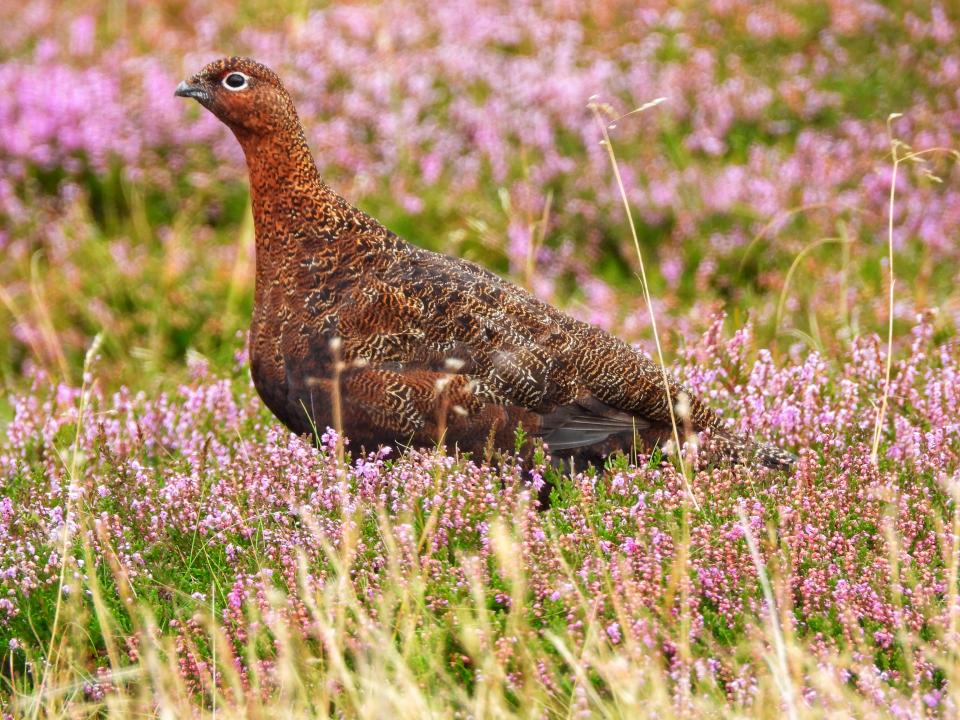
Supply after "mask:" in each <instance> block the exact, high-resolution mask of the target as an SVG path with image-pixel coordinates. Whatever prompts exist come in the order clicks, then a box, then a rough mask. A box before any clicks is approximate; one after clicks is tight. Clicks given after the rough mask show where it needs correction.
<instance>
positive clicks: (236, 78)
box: [223, 72, 248, 90]
mask: <svg viewBox="0 0 960 720" xmlns="http://www.w3.org/2000/svg"><path fill="white" fill-rule="evenodd" d="M247 80H248V78H247V76H246V75H244V74H243V73H239V72H232V73H230V74H229V75H227V76H226V77H225V78H224V79H223V86H224V87H225V88H226V89H227V90H243V89H244V88H245V87H246V86H247Z"/></svg>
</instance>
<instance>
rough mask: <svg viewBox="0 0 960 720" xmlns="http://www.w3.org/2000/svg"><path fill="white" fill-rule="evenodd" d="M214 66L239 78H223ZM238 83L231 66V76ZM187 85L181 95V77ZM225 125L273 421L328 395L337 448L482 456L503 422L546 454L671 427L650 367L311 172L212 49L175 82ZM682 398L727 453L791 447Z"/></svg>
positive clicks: (263, 86) (260, 372)
mask: <svg viewBox="0 0 960 720" xmlns="http://www.w3.org/2000/svg"><path fill="white" fill-rule="evenodd" d="M230 73H242V74H243V75H244V76H245V77H246V78H248V80H246V81H245V82H246V85H245V86H244V87H243V88H242V89H240V90H231V89H229V88H228V87H227V86H226V85H225V82H226V78H227V77H228V76H229V75H230ZM232 81H233V82H234V83H235V84H240V82H241V81H240V80H239V79H238V78H233V79H232ZM193 88H197V90H196V92H195V93H194V92H192V90H193ZM177 92H178V94H183V95H188V96H191V97H197V99H198V100H200V102H201V103H202V104H203V105H204V106H205V107H207V108H208V109H210V110H211V112H213V113H214V114H215V115H216V116H217V117H218V118H220V119H221V120H222V121H223V122H224V123H225V124H227V126H228V127H230V128H231V130H233V132H234V134H235V135H236V136H237V139H238V140H239V141H240V143H241V145H242V146H243V150H244V153H245V155H246V159H247V164H248V167H249V170H250V187H251V194H252V200H253V213H254V223H255V228H256V252H257V263H256V264H257V269H256V291H255V292H256V295H255V301H254V313H253V322H252V326H251V329H250V355H251V365H252V371H253V379H254V384H255V385H256V388H257V391H258V392H259V394H260V396H261V397H262V399H263V401H264V402H265V403H266V404H267V406H268V407H269V408H270V409H271V410H272V411H273V413H274V414H275V415H276V416H277V417H278V418H279V419H280V420H281V421H282V422H283V423H284V424H285V425H287V426H288V427H289V428H291V429H292V430H294V431H296V432H299V433H309V432H311V431H312V429H313V428H314V427H317V428H320V429H322V428H324V427H325V426H327V425H333V423H334V414H333V402H332V397H333V394H334V393H339V395H340V400H341V405H342V422H343V429H344V431H345V432H346V434H347V436H348V437H349V438H350V439H351V441H352V442H353V443H354V444H355V445H363V446H366V447H368V448H371V449H372V448H374V447H375V446H377V445H379V444H400V445H408V444H412V445H421V446H423V445H426V446H432V445H434V444H435V443H437V442H438V441H440V440H442V441H444V442H446V444H447V445H448V446H454V445H456V446H458V447H459V448H460V449H461V450H465V451H470V452H473V453H476V454H477V455H480V456H482V455H483V453H484V452H485V450H486V449H487V448H488V446H492V447H494V448H497V449H512V447H513V442H514V433H515V429H516V427H517V426H518V425H520V426H522V427H523V429H524V430H525V432H526V433H527V435H528V436H531V437H537V436H539V437H542V438H543V439H544V440H545V441H546V442H547V443H548V445H550V446H552V447H553V449H554V451H555V453H556V454H561V455H563V454H567V455H578V456H586V457H591V458H595V457H597V456H600V455H602V454H603V453H605V452H608V451H609V450H611V449H614V448H624V449H626V448H629V447H630V446H631V445H632V444H633V442H634V440H635V439H640V440H641V441H642V442H644V443H646V444H649V443H652V442H657V441H665V440H667V439H668V438H669V437H670V436H671V434H672V431H671V424H670V423H671V417H670V409H669V406H668V403H667V393H666V392H665V389H664V385H663V373H662V371H661V369H660V368H659V366H657V365H655V364H654V363H652V362H651V361H650V360H649V359H647V358H646V357H645V356H644V355H642V354H641V353H639V352H637V351H636V350H634V349H632V348H630V347H629V346H628V345H626V344H625V343H624V342H622V341H621V340H619V339H617V338H615V337H613V336H612V335H610V334H608V333H606V332H604V331H602V330H600V329H598V328H595V327H592V326H590V325H587V324H585V323H582V322H579V321H577V320H574V319H573V318H570V317H568V316H566V315H564V314H563V313H561V312H560V311H559V310H557V309H555V308H553V307H551V306H549V305H547V304H545V303H543V302H541V301H540V300H537V299H536V298H534V297H533V296H531V295H530V294H528V293H527V292H525V291H524V290H522V289H521V288H519V287H517V286H515V285H513V284H511V283H509V282H507V281H505V280H503V279H502V278H499V277H497V276H496V275H493V274H492V273H490V272H488V271H486V270H484V269H482V268H480V267H479V266H477V265H474V264H472V263H468V262H465V261H463V260H460V259H457V258H453V257H449V256H446V255H438V254H436V253H432V252H428V251H426V250H423V249H421V248H419V247H417V246H415V245H412V244H409V243H407V242H405V241H404V240H402V239H400V238H399V237H397V236H396V235H394V234H393V233H392V232H390V231H389V230H387V229H386V228H385V227H383V225H381V224H380V223H379V222H377V221H376V220H375V219H373V218H371V217H370V216H368V215H366V214H365V213H363V212H361V211H360V210H358V209H357V208H355V207H353V206H351V205H350V204H349V203H347V202H346V201H345V200H344V199H343V198H341V197H340V196H338V195H337V194H336V193H334V192H333V191H332V190H331V189H330V188H329V187H327V186H326V185H325V184H324V183H323V181H322V180H321V179H320V175H319V173H318V171H317V168H316V165H315V164H314V161H313V157H312V155H311V153H310V150H309V148H308V146H307V143H306V139H305V137H304V133H303V129H302V127H301V125H300V122H299V120H298V119H297V115H296V111H295V109H294V106H293V103H292V101H291V100H290V97H289V95H288V94H287V93H286V91H285V90H284V89H283V86H282V84H281V83H280V80H279V78H277V76H276V75H275V74H274V73H273V72H272V71H270V70H268V69H267V68H266V67H264V66H263V65H261V64H260V63H257V62H255V61H253V60H250V59H248V58H228V59H224V60H218V61H216V62H214V63H211V64H210V65H208V66H207V67H205V68H204V69H203V70H202V71H201V72H200V73H198V74H197V75H195V76H194V77H193V78H191V79H190V81H189V83H187V84H183V85H181V87H180V88H178V91H177ZM670 390H671V396H672V398H673V400H674V402H676V400H677V398H678V397H679V396H680V394H681V393H686V395H687V396H688V397H689V406H690V417H689V421H690V423H691V424H692V425H693V427H694V428H695V429H697V430H701V429H705V428H711V429H712V430H713V431H714V433H715V435H716V437H717V438H718V442H719V445H720V447H721V451H722V452H723V453H724V454H725V455H727V456H728V457H729V458H730V459H733V460H736V461H746V460H752V459H757V460H759V461H760V462H762V463H763V464H766V465H769V466H772V467H784V466H788V465H789V464H790V462H792V457H791V456H790V455H789V454H787V453H784V452H783V451H780V450H778V449H776V448H774V447H771V446H758V445H755V444H754V443H752V442H751V441H749V440H745V439H740V438H736V437H733V436H731V435H730V434H729V433H728V432H726V431H725V430H724V429H723V427H722V423H721V421H720V419H719V417H718V416H717V415H716V414H715V413H714V412H713V411H712V410H710V409H709V408H708V407H706V406H705V405H703V404H702V403H701V402H700V401H699V400H697V399H696V398H695V397H694V396H693V394H692V393H691V392H690V391H689V390H687V389H685V388H684V387H682V386H681V385H680V384H679V383H678V382H676V381H675V380H671V385H670Z"/></svg>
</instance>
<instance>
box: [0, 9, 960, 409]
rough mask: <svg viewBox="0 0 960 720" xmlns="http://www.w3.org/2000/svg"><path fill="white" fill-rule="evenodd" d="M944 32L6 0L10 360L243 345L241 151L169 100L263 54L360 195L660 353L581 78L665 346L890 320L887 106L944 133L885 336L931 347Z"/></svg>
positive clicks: (188, 353)
mask: <svg viewBox="0 0 960 720" xmlns="http://www.w3.org/2000/svg"><path fill="white" fill-rule="evenodd" d="M958 30H960V12H958V11H957V9H956V6H955V5H952V4H948V3H932V4H931V3H929V2H911V1H910V0H898V1H896V2H887V3H883V4H881V3H878V2H871V0H830V1H828V2H818V3H810V2H806V1H803V2H799V1H798V2H776V3H773V2H771V3H756V2H752V1H750V0H711V1H709V2H680V3H676V2H661V1H658V0H644V1H643V2H636V1H635V0H629V1H627V0H593V1H591V2H579V1H577V2H575V1H573V0H557V1H555V2H526V1H518V0H510V1H507V0H469V1H468V0H439V1H435V2H434V1H432V2H429V3H423V2H383V3H377V2H338V3H330V4H326V3H309V2H303V1H300V0H270V2H266V1H265V0H248V1H246V2H240V3H228V2H222V1H221V2H214V1H212V0H163V1H160V2H153V1H151V2H147V1H146V0H126V1H124V0H108V1H107V2H102V1H93V0H90V1H86V0H33V1H30V2H12V1H10V0H7V1H6V2H3V3H2V4H0V56H2V66H0V97H2V98H3V100H2V102H0V248H2V253H3V262H2V263H0V376H2V378H3V383H4V386H5V388H6V389H7V390H9V389H11V388H12V387H16V386H22V385H24V384H25V383H29V382H30V379H31V378H32V377H35V376H36V375H37V373H43V374H48V375H53V376H57V377H63V378H66V379H67V380H68V381H69V382H74V383H76V382H78V381H79V379H80V374H81V368H82V360H83V354H84V351H85V349H86V347H87V346H88V345H89V343H90V341H91V339H92V337H93V336H94V335H96V334H97V333H98V332H103V333H104V345H103V350H102V359H101V360H100V362H99V364H98V371H97V376H98V378H100V380H101V382H103V383H105V384H107V385H108V386H119V385H120V384H127V385H132V386H134V387H137V388H144V389H149V388H154V389H155V388H157V387H162V386H165V385H168V384H170V383H173V382H178V381H179V380H180V379H182V378H183V377H184V376H185V375H186V374H187V373H188V372H189V367H190V364H191V362H200V363H203V364H204V365H206V366H209V367H211V368H213V369H214V370H215V371H217V372H224V373H228V372H233V371H236V370H237V369H238V368H242V366H243V359H244V342H245V332H246V328H247V326H248V323H249V315H250V307H251V303H252V281H253V273H252V268H253V265H252V264H253V247H252V239H253V238H252V225H251V220H250V215H249V213H250V211H249V207H248V195H247V178H246V169H245V167H244V165H243V158H242V154H241V153H240V150H239V147H238V146H237V144H236V142H235V140H234V139H233V137H232V136H231V135H230V134H229V131H227V129H226V128H225V127H223V126H222V125H220V124H219V122H217V121H216V120H215V119H214V118H213V117H212V116H210V115H209V114H208V113H207V112H205V111H203V109H202V108H200V107H199V106H197V105H196V103H192V102H187V101H185V100H183V99H181V98H175V97H174V96H173V89H174V87H175V86H176V84H177V82H179V80H181V79H183V78H184V77H187V76H189V75H191V74H193V73H194V72H196V71H197V70H198V69H199V68H200V67H202V65H203V64H204V63H206V62H208V61H209V60H212V59H214V58H216V57H219V56H222V55H232V54H244V55H251V56H253V57H255V58H257V59H258V60H260V61H262V62H264V63H266V64H267V65H269V66H270V67H272V68H273V69H274V70H276V71H277V73H278V74H279V75H280V76H281V77H282V79H283V80H284V82H285V84H286V86H287V88H288V89H289V90H290V91H291V93H292V94H293V96H294V98H295V101H296V104H297V107H298V108H299V111H300V114H301V118H302V120H303V122H304V125H305V126H306V130H307V136H308V139H309V141H310V143H311V145H312V147H313V150H314V152H315V155H316V159H317V162H318V164H319V166H320V169H321V172H322V173H323V175H324V177H325V179H326V180H327V182H328V183H330V184H331V185H332V186H333V187H334V188H335V189H337V190H338V191H339V192H340V193H341V194H343V195H345V196H346V197H347V198H348V199H349V200H351V201H352V202H354V203H355V204H357V205H359V206H360V207H362V208H363V209H364V210H366V211H368V212H370V213H371V214H373V215H375V216H376V217H378V218H379V219H380V220H382V221H383V222H384V223H385V224H386V225H387V226H388V227H390V228H391V229H392V230H394V231H396V232H398V233H399V234H401V235H403V236H404V237H406V238H407V239H408V240H411V241H413V242H416V243H418V244H421V245H423V246H426V247H429V248H432V249H435V250H441V251H444V252H447V253H452V254H457V255H460V256H463V257H466V258H469V259H472V260H476V261H478V262H481V263H483V264H485V265H487V266H489V267H491V268H492V269H494V270H496V271H498V272H500V273H503V274H506V275H509V276H510V277H511V278H512V279H514V280H515V281H517V282H519V283H522V284H524V285H525V286H527V287H528V288H530V289H531V290H532V291H533V292H534V293H536V294H537V295H538V296H540V297H541V298H544V299H546V300H548V301H550V302H553V303H556V304H558V305H559V306H561V307H563V308H564V309H566V310H567V311H568V312H571V313H572V314H574V315H577V316H578V317H581V318H582V319H585V320H588V321H590V322H593V323H596V324H598V325H601V326H603V327H605V328H607V329H609V330H611V331H613V332H616V333H618V334H621V335H622V336H623V337H625V338H626V339H628V340H630V341H636V342H640V343H642V346H643V347H645V348H648V349H649V348H650V347H652V346H651V345H650V344H649V340H650V334H649V316H648V312H647V309H646V308H645V306H644V304H643V301H642V296H641V292H640V285H639V281H638V280H637V278H636V274H635V273H636V271H637V268H638V265H637V259H636V254H635V252H634V249H633V244H632V241H631V240H630V233H629V228H628V225H627V223H626V218H625V215H624V213H623V209H622V204H621V199H620V197H619V194H618V192H617V189H616V185H615V183H614V180H613V174H612V172H611V167H610V163H609V160H608V158H607V156H606V152H605V150H604V149H603V148H602V147H601V146H600V144H599V140H600V139H601V132H600V129H599V127H598V124H597V122H596V120H595V118H594V117H593V116H592V114H591V112H590V111H589V110H588V108H587V104H588V102H589V101H590V98H591V97H592V96H597V97H598V99H599V101H600V102H602V103H606V104H607V105H608V106H609V113H610V117H609V118H607V120H608V121H609V122H610V123H611V127H610V130H609V132H610V135H611V138H612V140H613V144H614V147H615V149H616V152H617V154H618V157H619V160H620V163H621V169H622V172H623V177H624V181H625V185H626V190H627V193H628V195H629V199H630V202H631V204H632V206H633V208H634V212H635V218H636V221H637V225H638V228H637V229H638V232H639V236H640V241H641V246H642V249H643V252H644V255H645V260H646V263H647V268H648V273H649V274H650V278H651V291H652V294H653V298H654V309H655V311H656V313H657V316H658V321H659V325H660V328H661V332H662V334H663V341H664V343H665V347H666V349H667V352H668V353H669V354H670V355H671V357H676V354H677V353H678V352H681V351H682V350H683V348H684V347H685V345H686V344H687V343H688V342H691V341H692V340H693V339H695V338H697V337H698V336H699V335H700V334H701V333H702V332H704V331H705V330H706V329H707V328H709V327H710V326H711V325H712V324H713V323H714V322H715V319H716V318H717V316H718V314H721V313H723V314H725V315H726V321H725V322H726V330H725V332H727V333H730V332H732V331H733V330H735V329H737V328H740V327H742V326H743V325H744V324H745V323H747V322H750V323H751V324H752V326H753V333H754V334H755V335H756V336H757V339H758V341H759V342H760V344H761V345H767V346H770V347H771V348H772V351H773V352H774V354H775V356H787V355H792V356H801V355H804V354H806V353H808V352H810V351H811V350H814V351H818V352H822V353H825V354H827V355H830V354H832V353H834V352H836V351H837V350H838V348H841V347H846V346H847V344H848V342H849V340H850V338H851V337H853V336H856V335H860V334H863V333H869V332H874V331H878V332H881V333H884V334H885V332H886V327H887V302H888V296H887V290H888V280H887V269H888V268H887V259H886V254H887V239H888V237H887V230H888V224H887V223H888V206H889V203H890V200H891V198H890V191H891V176H892V168H893V162H892V160H893V158H892V156H891V135H890V132H889V130H890V129H891V128H892V131H893V135H894V136H895V137H896V138H897V139H898V140H897V142H898V143H902V144H898V145H897V150H898V153H899V154H900V155H904V154H905V153H907V152H909V149H913V150H926V149H933V148H942V149H943V150H935V151H933V152H930V153H928V154H926V155H923V156H922V157H918V158H916V160H915V161H910V162H905V163H903V164H902V165H901V166H900V168H899V173H898V177H897V183H896V188H895V190H896V192H895V197H894V205H893V206H894V213H893V243H894V247H895V251H896V255H895V258H896V275H897V284H896V303H895V306H894V310H895V312H894V327H895V334H896V335H897V337H898V343H900V342H901V340H902V341H903V342H906V341H908V337H907V336H906V330H907V329H908V328H909V327H911V326H912V325H913V323H914V319H915V316H916V314H917V313H918V312H920V311H922V310H924V309H926V308H930V307H936V308H938V309H939V310H940V312H939V314H938V315H937V317H936V320H935V327H936V332H937V333H938V337H939V338H940V339H941V340H948V339H950V338H952V337H953V336H954V335H955V334H956V330H957V324H958V322H960V295H958V293H957V292H956V290H955V288H956V285H957V281H958V267H960V263H958V256H960V242H958V240H960V236H958V229H960V187H958V183H957V180H958V179H960V173H958V170H957V166H956V161H955V156H954V155H951V154H950V153H949V152H947V151H946V149H947V148H953V147H957V145H958V143H957V135H958V132H960V91H958V88H960V55H958V54H957V53H956V47H957V33H958ZM658 97H665V98H666V101H665V102H663V103H661V104H660V105H658V106H656V107H655V108H652V109H650V110H648V111H646V112H643V113H637V114H633V115H627V116H626V117H622V118H620V119H619V120H614V118H615V117H617V116H620V115H623V114H625V113H629V112H630V111H631V110H633V109H634V108H636V107H638V106H640V105H642V104H644V103H646V102H648V101H651V100H653V99H655V98H658ZM891 113H902V114H903V116H902V117H900V118H898V119H896V120H895V121H893V122H891V123H889V125H888V117H889V116H890V115H891ZM921 160H922V161H921ZM901 336H904V337H902V338H901Z"/></svg>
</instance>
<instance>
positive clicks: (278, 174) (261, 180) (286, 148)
mask: <svg viewBox="0 0 960 720" xmlns="http://www.w3.org/2000/svg"><path fill="white" fill-rule="evenodd" d="M237 139H238V140H239V141H240V145H241V146H242V147H243V153H244V155H245V156H246V158H247V168H248V170H249V171H250V195H251V201H252V203H253V216H254V221H255V222H256V223H257V225H258V227H257V230H258V232H257V234H258V235H260V234H261V233H260V230H264V231H266V234H267V235H269V234H272V232H271V231H272V230H273V229H274V228H273V227H272V226H273V224H275V223H282V222H283V221H284V220H285V219H293V218H294V216H295V215H296V214H300V213H303V212H304V211H305V212H306V213H307V214H314V213H316V212H318V211H319V210H322V206H323V205H324V204H325V203H329V202H332V201H333V200H334V198H333V197H331V196H332V195H333V193H332V191H331V190H330V189H329V188H328V187H327V186H326V185H325V184H324V182H323V181H322V180H321V179H320V172H319V171H318V170H317V165H316V163H315V162H314V160H313V155H312V154H311V153H310V148H309V146H308V145H307V139H306V137H304V134H303V129H302V128H301V127H299V126H298V127H296V128H291V129H290V131H289V132H283V133H279V132H278V133H274V134H270V135H248V136H243V135H241V134H240V133H238V134H237ZM296 210H299V211H300V213H296V212H292V211H296ZM261 225H262V227H261Z"/></svg>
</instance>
